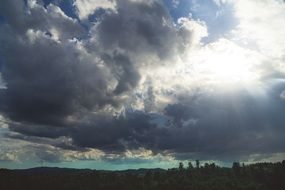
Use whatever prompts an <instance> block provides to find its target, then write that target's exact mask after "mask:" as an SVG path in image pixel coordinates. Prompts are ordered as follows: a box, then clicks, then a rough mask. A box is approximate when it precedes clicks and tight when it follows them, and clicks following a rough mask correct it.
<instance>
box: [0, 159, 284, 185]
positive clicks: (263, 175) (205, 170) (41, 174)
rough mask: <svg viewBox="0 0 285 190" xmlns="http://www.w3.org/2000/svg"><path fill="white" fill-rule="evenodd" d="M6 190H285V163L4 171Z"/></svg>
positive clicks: (0, 175)
mask: <svg viewBox="0 0 285 190" xmlns="http://www.w3.org/2000/svg"><path fill="white" fill-rule="evenodd" d="M0 189H1V190H2V189H3V190H18V189H19V190H20V189H21V190H24V189H29V190H34V189H35V190H36V189H37V190H39V189H40V190H73V189H74V190H75V189H76V190H93V189H94V190H111V189H112V190H116V189H119V190H120V189H122V190H160V189H162V190H284V189H285V160H284V161H282V162H277V163H256V164H249V165H245V164H240V163H239V162H234V163H233V165H232V167H231V168H227V167H220V166H218V165H216V164H215V163H205V164H203V165H201V164H200V161H199V160H196V162H195V166H193V165H192V162H189V163H188V164H187V165H185V166H184V164H183V163H182V162H181V163H179V165H178V167H177V168H172V169H168V170H163V169H139V170H125V171H99V170H74V169H72V170H69V169H42V170H7V169H0Z"/></svg>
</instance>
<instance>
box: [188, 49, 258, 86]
mask: <svg viewBox="0 0 285 190" xmlns="http://www.w3.org/2000/svg"><path fill="white" fill-rule="evenodd" d="M203 53H204V56H203V58H202V59H199V60H198V61H197V60H196V61H195V63H193V69H194V70H195V73H196V75H198V77H199V78H200V79H201V80H203V81H204V82H207V83H215V84H231V83H242V84H251V83H253V82H255V81H257V80H258V78H259V73H258V70H257V67H256V65H257V62H258V61H256V60H255V59H256V58H255V57H256V55H254V54H251V53H250V52H244V51H240V50H239V48H237V47H231V46H230V47H228V49H219V50H218V51H215V50H214V51H213V50H211V51H207V50H206V51H204V52H203Z"/></svg>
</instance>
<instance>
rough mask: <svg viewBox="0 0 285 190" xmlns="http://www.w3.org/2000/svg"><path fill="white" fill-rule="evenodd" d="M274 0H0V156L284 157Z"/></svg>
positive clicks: (34, 162)
mask: <svg viewBox="0 0 285 190" xmlns="http://www.w3.org/2000/svg"><path fill="white" fill-rule="evenodd" d="M284 114H285V3H284V1H283V0H1V2H0V120H1V122H0V167H6V168H27V167H36V166H60V167H75V168H96V169H126V168H141V167H163V168H168V167H173V166H176V164H177V162H179V161H187V160H195V159H200V160H201V161H211V162H216V163H218V164H221V165H227V164H228V163H231V162H232V161H241V162H246V163H250V162H261V161H280V160H283V159H285V117H284V116H285V115H284Z"/></svg>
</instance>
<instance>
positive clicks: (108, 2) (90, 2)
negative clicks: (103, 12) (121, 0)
mask: <svg viewBox="0 0 285 190" xmlns="http://www.w3.org/2000/svg"><path fill="white" fill-rule="evenodd" d="M74 6H75V7H76V9H77V14H78V16H79V18H80V19H82V20H84V19H86V18H88V16H89V15H91V14H93V13H94V12H95V11H96V10H98V9H111V10H115V9H116V1H115V0H99V1H98V0H75V1H74Z"/></svg>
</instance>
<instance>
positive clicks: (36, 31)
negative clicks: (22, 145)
mask: <svg viewBox="0 0 285 190" xmlns="http://www.w3.org/2000/svg"><path fill="white" fill-rule="evenodd" d="M19 2H20V3H19V4H17V1H4V2H2V3H1V10H3V12H1V13H2V14H1V15H2V16H3V17H4V18H5V23H4V24H2V25H1V35H0V41H1V44H4V45H3V46H1V56H2V57H3V58H4V64H3V68H2V70H1V73H2V76H3V79H4V81H5V82H6V87H7V88H6V89H2V90H1V92H0V109H1V113H2V114H3V115H4V116H6V117H7V118H9V119H10V120H13V121H17V122H19V123H18V124H15V125H14V124H11V125H10V129H11V130H13V131H16V132H18V133H21V134H24V135H27V136H33V137H43V138H60V137H62V136H67V137H71V138H72V139H73V143H74V145H76V146H78V147H94V148H100V149H102V150H105V151H123V150H125V149H127V148H138V147H143V146H148V147H151V143H153V141H152V140H151V139H153V138H154V135H155V133H154V131H155V128H156V125H155V124H152V123H151V121H150V118H149V117H150V116H148V115H147V114H144V113H139V114H138V113H136V112H134V113H131V114H127V115H125V116H120V117H116V118H115V117H114V116H113V114H112V113H108V111H106V110H105V108H106V107H108V106H110V107H113V108H114V109H116V108H117V107H119V106H120V104H122V103H123V100H122V98H121V97H123V96H124V95H127V94H128V93H129V92H131V91H132V90H133V89H134V88H135V87H136V86H137V84H138V82H139V81H140V73H139V68H141V67H142V65H143V64H142V63H141V62H139V61H137V60H136V61H135V60H134V58H135V57H137V56H140V55H141V54H144V55H148V54H152V55H156V56H157V57H159V59H166V57H169V56H172V54H174V53H175V51H176V50H175V47H176V45H177V44H178V43H177V39H178V37H177V33H176V31H177V29H176V28H175V27H174V26H173V25H172V23H171V18H170V16H169V14H168V12H167V10H166V9H165V7H164V6H163V4H162V3H161V2H158V1H148V2H147V3H145V2H135V1H118V2H117V11H116V12H107V13H106V14H104V15H103V16H102V18H101V19H100V21H98V23H96V24H95V26H94V28H93V29H92V31H91V32H90V35H91V38H90V39H89V38H86V36H85V34H86V32H88V31H82V30H83V29H82V27H81V26H80V25H79V23H78V21H75V20H72V19H70V18H68V17H66V16H65V15H64V14H63V13H62V12H61V11H60V9H59V8H58V7H56V6H55V5H52V4H50V5H49V6H47V7H46V8H44V7H43V6H42V5H41V4H40V3H35V2H36V1H30V3H28V4H25V3H24V2H23V1H19ZM16 14H17V15H16ZM81 35H82V36H83V40H82V41H78V40H76V39H73V38H76V37H77V36H81ZM93 37H94V38H93ZM94 39H95V42H94ZM85 45H86V47H87V49H85ZM100 110H101V111H102V112H104V114H102V115H100V114H96V113H94V114H92V113H91V112H97V111H100ZM104 110H105V111H104ZM86 115H88V117H87V116H86ZM79 116H82V117H83V118H80V119H78V117H79ZM84 117H87V119H85V118H84ZM74 118H75V119H74ZM70 120H71V121H70ZM15 137H16V136H14V138H15ZM18 138H23V137H22V136H18ZM26 139H27V138H26ZM28 140H30V141H32V140H36V139H35V138H34V139H31V138H30V139H28ZM57 146H62V145H57ZM67 148H68V147H67Z"/></svg>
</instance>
